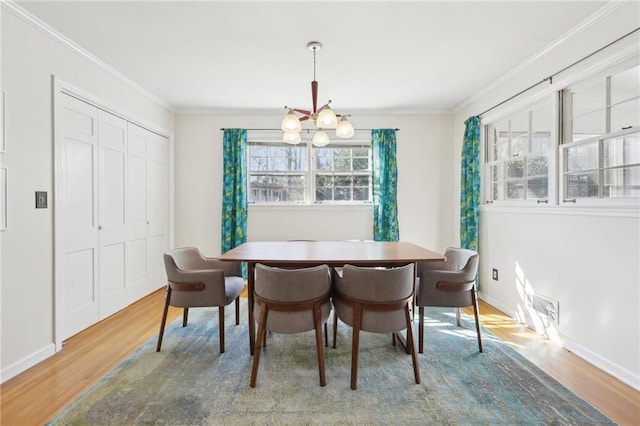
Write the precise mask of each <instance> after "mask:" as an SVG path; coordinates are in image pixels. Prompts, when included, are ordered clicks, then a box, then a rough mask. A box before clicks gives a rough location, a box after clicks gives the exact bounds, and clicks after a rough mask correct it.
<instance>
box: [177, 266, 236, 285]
mask: <svg viewBox="0 0 640 426" xmlns="http://www.w3.org/2000/svg"><path fill="white" fill-rule="evenodd" d="M172 275H173V277H171V278H173V279H171V278H170V279H169V281H174V282H178V283H198V282H202V283H205V285H206V286H209V285H215V284H216V283H220V284H221V285H222V288H224V272H223V271H222V270H221V269H197V270H192V271H183V270H176V271H174V273H173V274H172Z"/></svg>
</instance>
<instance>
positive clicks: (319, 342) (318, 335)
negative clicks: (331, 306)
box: [313, 304, 327, 386]
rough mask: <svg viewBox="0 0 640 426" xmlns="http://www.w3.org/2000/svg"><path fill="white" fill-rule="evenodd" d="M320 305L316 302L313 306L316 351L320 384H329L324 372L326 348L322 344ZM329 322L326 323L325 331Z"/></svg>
mask: <svg viewBox="0 0 640 426" xmlns="http://www.w3.org/2000/svg"><path fill="white" fill-rule="evenodd" d="M320 309H321V308H320V305H319V304H316V305H315V306H314V307H313V323H314V326H315V327H314V328H315V330H316V352H317V353H318V373H319V374H320V386H325V385H326V384H327V379H326V377H325V374H324V349H323V347H322V346H323V344H322V326H321V325H320V321H321V312H320ZM326 325H327V323H325V329H324V330H325V332H326V331H327V328H326Z"/></svg>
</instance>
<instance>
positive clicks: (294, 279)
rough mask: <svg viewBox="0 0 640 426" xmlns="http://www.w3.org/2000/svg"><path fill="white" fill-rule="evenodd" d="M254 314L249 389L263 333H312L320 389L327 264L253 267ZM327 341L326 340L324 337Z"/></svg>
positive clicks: (328, 301) (326, 312)
mask: <svg viewBox="0 0 640 426" xmlns="http://www.w3.org/2000/svg"><path fill="white" fill-rule="evenodd" d="M254 300H255V302H254V306H255V307H254V312H255V318H257V321H258V334H257V336H256V350H255V352H254V354H253V368H252V370H251V381H250V386H251V387H252V388H253V387H255V386H256V381H257V378H258V368H259V366H260V353H261V352H262V346H263V342H264V341H265V336H266V332H267V330H268V331H271V332H275V333H284V334H291V333H302V332H305V331H310V330H315V334H316V352H317V356H318V372H319V376H320V386H325V385H326V383H327V382H326V377H325V364H324V350H323V347H322V346H323V343H322V324H325V325H326V322H327V319H328V318H329V314H330V312H331V278H330V275H329V267H328V266H327V265H320V266H314V267H311V268H299V269H283V268H274V267H269V266H266V265H262V264H260V263H258V264H256V268H255V281H254ZM325 338H326V337H325Z"/></svg>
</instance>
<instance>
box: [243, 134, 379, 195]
mask: <svg viewBox="0 0 640 426" xmlns="http://www.w3.org/2000/svg"><path fill="white" fill-rule="evenodd" d="M248 161H249V179H248V185H249V191H248V194H249V195H248V197H249V202H250V203H267V204H278V203H294V204H313V203H316V204H319V203H341V204H345V203H347V204H348V203H354V204H362V203H367V202H371V197H372V196H371V146H370V144H334V145H327V146H324V147H314V146H312V145H310V144H305V143H301V144H298V145H289V144H286V143H283V142H249V146H248Z"/></svg>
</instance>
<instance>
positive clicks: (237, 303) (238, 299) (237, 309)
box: [236, 296, 240, 325]
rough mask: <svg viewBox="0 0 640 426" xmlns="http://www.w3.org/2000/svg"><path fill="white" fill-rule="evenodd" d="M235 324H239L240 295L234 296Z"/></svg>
mask: <svg viewBox="0 0 640 426" xmlns="http://www.w3.org/2000/svg"><path fill="white" fill-rule="evenodd" d="M236 325H240V296H238V297H236Z"/></svg>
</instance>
